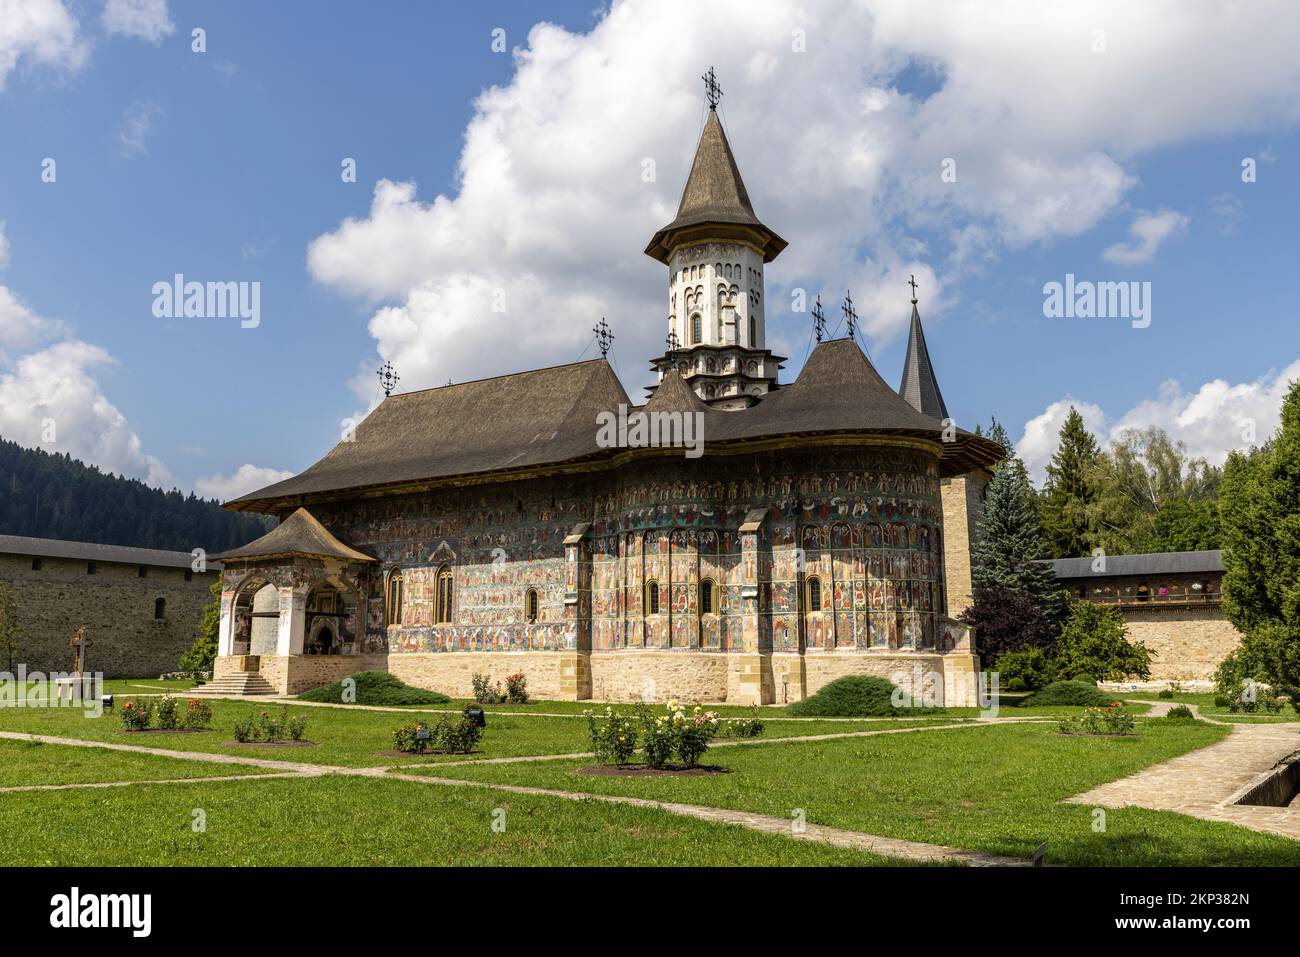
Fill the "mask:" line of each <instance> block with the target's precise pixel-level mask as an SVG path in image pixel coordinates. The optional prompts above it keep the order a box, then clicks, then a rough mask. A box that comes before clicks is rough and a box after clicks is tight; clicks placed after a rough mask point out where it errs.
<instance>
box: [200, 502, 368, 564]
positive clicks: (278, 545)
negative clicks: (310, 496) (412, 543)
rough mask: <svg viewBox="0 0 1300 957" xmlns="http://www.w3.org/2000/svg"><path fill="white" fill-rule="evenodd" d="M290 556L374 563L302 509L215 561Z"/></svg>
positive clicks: (221, 555) (219, 556) (222, 554)
mask: <svg viewBox="0 0 1300 957" xmlns="http://www.w3.org/2000/svg"><path fill="white" fill-rule="evenodd" d="M294 555H306V556H310V557H312V558H340V559H342V560H343V561H347V562H373V561H375V559H374V558H372V557H371V556H369V555H367V554H366V553H365V552H359V551H357V550H356V549H355V548H351V547H349V546H347V545H344V544H343V543H342V542H340V541H339V540H338V539H337V538H335V537H334V536H333V535H332V534H331V533H330V530H329V529H328V528H326V527H325V526H324V525H322V524H321V523H320V522H318V521H317V520H316V516H315V515H313V514H312V513H311V512H309V511H307V510H306V509H305V508H300V509H298V510H297V511H295V512H294V513H293V514H292V515H290V516H289V517H288V518H286V519H285V520H284V521H283V522H281V523H280V524H279V525H277V526H276V527H275V528H273V529H271V530H270V531H269V532H267V533H266V534H265V535H263V536H262V537H261V538H259V539H257V540H256V541H252V542H249V543H248V544H247V545H241V546H240V547H239V548H232V549H231V550H230V551H228V552H222V553H221V554H220V555H217V556H215V558H216V559H217V560H219V561H223V562H231V561H237V560H244V561H247V560H251V559H255V558H289V557H291V556H294Z"/></svg>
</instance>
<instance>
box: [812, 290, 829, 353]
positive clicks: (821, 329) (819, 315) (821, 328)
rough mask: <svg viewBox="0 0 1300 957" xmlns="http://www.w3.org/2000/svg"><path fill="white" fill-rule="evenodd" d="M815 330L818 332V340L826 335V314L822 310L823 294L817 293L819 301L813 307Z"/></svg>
mask: <svg viewBox="0 0 1300 957" xmlns="http://www.w3.org/2000/svg"><path fill="white" fill-rule="evenodd" d="M812 317H813V332H815V333H816V334H817V341H818V342H821V341H822V339H823V338H825V336H826V315H825V313H823V312H822V294H821V293H818V294H817V301H816V302H814V303H813V307H812Z"/></svg>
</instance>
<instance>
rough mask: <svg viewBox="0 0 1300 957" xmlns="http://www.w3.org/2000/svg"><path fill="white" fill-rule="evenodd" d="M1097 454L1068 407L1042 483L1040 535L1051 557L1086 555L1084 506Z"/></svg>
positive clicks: (1092, 440)
mask: <svg viewBox="0 0 1300 957" xmlns="http://www.w3.org/2000/svg"><path fill="white" fill-rule="evenodd" d="M1100 454H1101V452H1100V450H1099V449H1098V448H1097V440H1096V439H1095V438H1093V435H1092V433H1091V432H1089V431H1088V428H1087V426H1085V425H1084V424H1083V416H1081V415H1080V414H1079V411H1078V410H1077V409H1075V408H1074V407H1073V406H1071V407H1070V414H1069V415H1068V416H1066V418H1065V424H1064V425H1062V426H1061V435H1060V442H1059V443H1058V445H1057V447H1056V452H1055V454H1053V456H1052V461H1051V462H1049V463H1048V465H1047V481H1046V482H1045V483H1044V484H1043V495H1042V506H1041V511H1040V514H1041V516H1042V522H1043V536H1044V538H1046V540H1047V545H1048V547H1049V548H1050V549H1051V551H1052V557H1054V558H1076V557H1078V556H1081V555H1086V554H1088V552H1089V547H1088V507H1089V505H1090V504H1091V502H1092V500H1093V498H1094V497H1095V495H1094V491H1093V487H1092V478H1093V476H1094V474H1095V469H1096V464H1097V459H1098V457H1099V456H1100Z"/></svg>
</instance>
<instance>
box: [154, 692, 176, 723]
mask: <svg viewBox="0 0 1300 957" xmlns="http://www.w3.org/2000/svg"><path fill="white" fill-rule="evenodd" d="M154 714H155V715H156V717H157V719H158V727H159V729H161V730H163V731H175V730H176V729H177V728H179V727H180V726H181V708H180V705H179V704H177V703H176V699H175V698H173V697H172V696H171V695H163V697H162V700H161V701H159V702H158V707H157V710H156V711H155V712H154Z"/></svg>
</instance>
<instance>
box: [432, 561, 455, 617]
mask: <svg viewBox="0 0 1300 957" xmlns="http://www.w3.org/2000/svg"><path fill="white" fill-rule="evenodd" d="M451 583H452V577H451V569H450V568H448V567H447V566H446V565H443V566H442V567H441V568H440V569H438V590H437V596H438V600H437V605H436V607H435V609H434V616H433V621H434V624H438V625H446V624H449V623H450V622H451V597H452V595H451Z"/></svg>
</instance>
